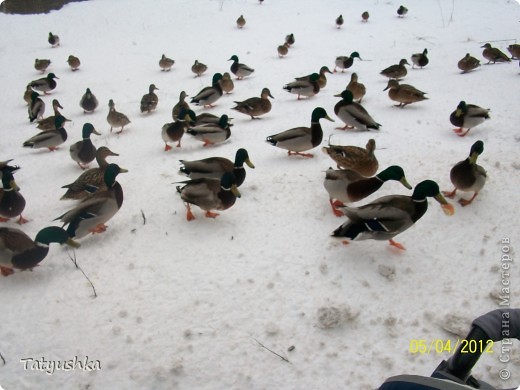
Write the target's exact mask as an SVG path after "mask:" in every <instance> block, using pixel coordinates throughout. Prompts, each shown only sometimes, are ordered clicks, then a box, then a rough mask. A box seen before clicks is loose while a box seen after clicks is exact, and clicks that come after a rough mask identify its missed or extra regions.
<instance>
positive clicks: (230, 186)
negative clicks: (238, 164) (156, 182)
mask: <svg viewBox="0 0 520 390" xmlns="http://www.w3.org/2000/svg"><path fill="white" fill-rule="evenodd" d="M179 183H180V184H184V185H183V186H177V192H178V193H179V194H180V195H181V199H182V200H183V201H184V202H185V203H186V209H187V212H186V219H187V220H188V221H192V220H194V219H195V216H194V215H193V213H192V212H191V207H190V205H192V204H193V205H195V206H198V207H200V208H201V209H202V210H205V211H206V217H207V218H216V217H217V216H218V215H219V214H218V213H214V212H212V211H211V210H227V209H229V208H230V207H231V206H233V205H234V204H235V201H236V199H237V198H240V192H239V191H238V188H237V185H236V183H235V178H234V176H233V174H232V173H229V172H226V173H224V174H223V175H222V178H220V179H209V178H199V179H193V180H187V181H181V182H179Z"/></svg>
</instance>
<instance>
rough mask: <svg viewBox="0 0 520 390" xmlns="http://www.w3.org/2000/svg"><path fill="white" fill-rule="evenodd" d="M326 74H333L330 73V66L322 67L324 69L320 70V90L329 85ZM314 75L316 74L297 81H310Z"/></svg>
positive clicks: (297, 78)
mask: <svg viewBox="0 0 520 390" xmlns="http://www.w3.org/2000/svg"><path fill="white" fill-rule="evenodd" d="M325 73H330V74H332V72H331V71H330V69H329V67H328V66H322V67H321V68H320V71H319V72H318V75H319V78H318V85H319V86H320V89H321V88H325V86H326V85H327V76H326V75H325ZM313 74H314V73H311V74H308V75H307V76H302V77H296V79H295V80H297V81H310V79H311V76H312V75H313Z"/></svg>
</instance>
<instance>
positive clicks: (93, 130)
mask: <svg viewBox="0 0 520 390" xmlns="http://www.w3.org/2000/svg"><path fill="white" fill-rule="evenodd" d="M92 133H94V134H96V135H101V133H100V132H99V131H97V130H96V129H92Z"/></svg>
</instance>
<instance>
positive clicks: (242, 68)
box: [228, 55, 255, 80]
mask: <svg viewBox="0 0 520 390" xmlns="http://www.w3.org/2000/svg"><path fill="white" fill-rule="evenodd" d="M228 61H233V63H232V64H231V72H232V73H233V74H234V75H235V76H237V79H238V80H242V79H243V78H244V77H247V76H250V75H251V74H252V73H253V72H254V71H255V70H254V69H253V68H251V67H249V66H247V65H246V64H241V63H240V62H238V61H239V60H238V57H237V56H236V55H232V56H231V58H230V59H229V60H228Z"/></svg>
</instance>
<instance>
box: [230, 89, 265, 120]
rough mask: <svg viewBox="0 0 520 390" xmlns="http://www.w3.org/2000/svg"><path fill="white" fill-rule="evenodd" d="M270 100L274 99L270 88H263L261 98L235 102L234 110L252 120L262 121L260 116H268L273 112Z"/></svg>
mask: <svg viewBox="0 0 520 390" xmlns="http://www.w3.org/2000/svg"><path fill="white" fill-rule="evenodd" d="M268 98H271V99H274V97H273V95H271V91H269V88H263V89H262V93H261V94H260V97H252V98H249V99H246V100H244V101H241V102H237V101H235V104H236V106H235V107H232V108H231V109H232V110H236V111H238V112H241V113H242V114H246V115H249V116H250V117H251V119H260V118H258V117H259V116H260V115H264V114H267V113H268V112H269V111H271V102H270V101H269V99H268Z"/></svg>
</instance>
